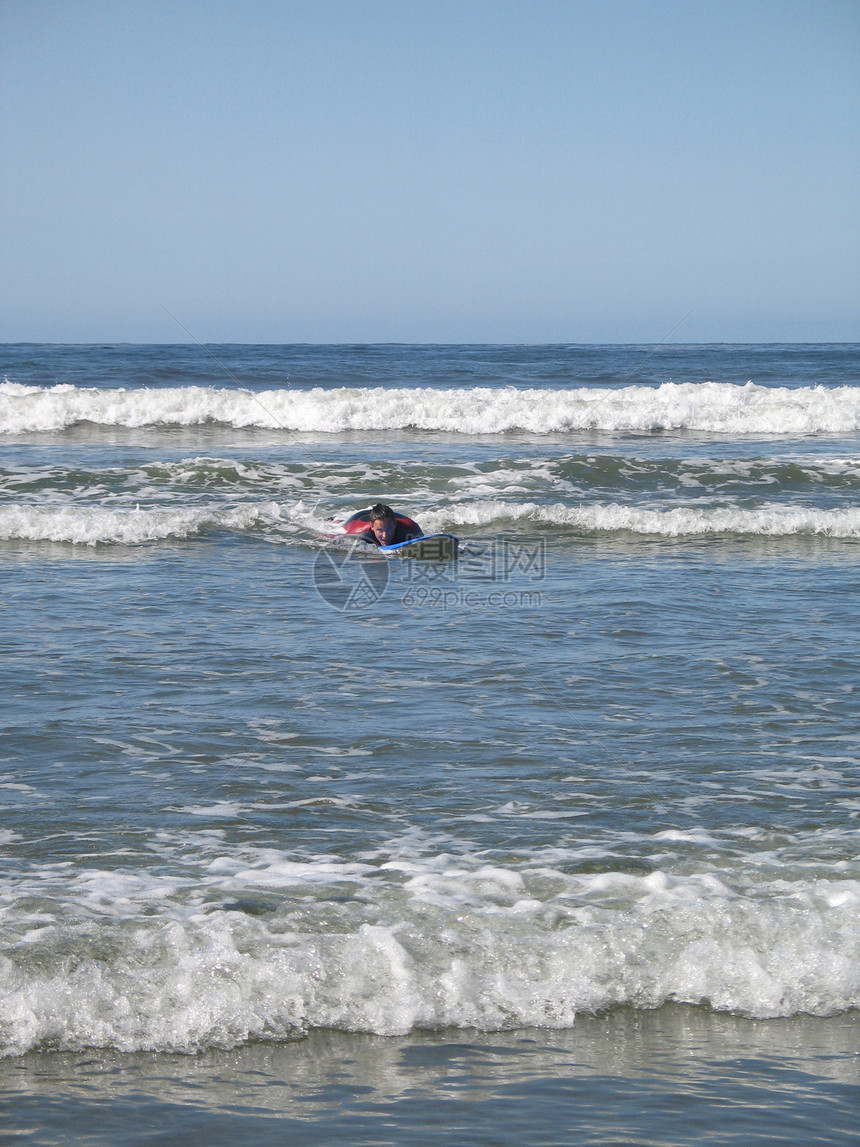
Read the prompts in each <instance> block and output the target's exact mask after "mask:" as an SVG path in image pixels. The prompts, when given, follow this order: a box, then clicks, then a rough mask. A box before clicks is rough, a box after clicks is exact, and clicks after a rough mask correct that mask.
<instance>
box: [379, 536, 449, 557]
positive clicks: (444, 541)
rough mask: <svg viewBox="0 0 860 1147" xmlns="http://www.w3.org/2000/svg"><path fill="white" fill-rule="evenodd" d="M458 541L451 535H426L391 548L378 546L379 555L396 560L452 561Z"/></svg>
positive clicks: (396, 544)
mask: <svg viewBox="0 0 860 1147" xmlns="http://www.w3.org/2000/svg"><path fill="white" fill-rule="evenodd" d="M459 544H460V543H459V539H458V538H455V537H454V535H453V534H426V535H425V536H423V537H420V538H410V540H409V541H408V542H395V543H394V544H393V545H391V546H380V547H379V552H380V553H381V554H390V555H391V556H392V557H396V558H417V559H418V561H424V562H440V561H441V562H443V561H452V560H453V559H454V558H456V557H457V548H458V546H459Z"/></svg>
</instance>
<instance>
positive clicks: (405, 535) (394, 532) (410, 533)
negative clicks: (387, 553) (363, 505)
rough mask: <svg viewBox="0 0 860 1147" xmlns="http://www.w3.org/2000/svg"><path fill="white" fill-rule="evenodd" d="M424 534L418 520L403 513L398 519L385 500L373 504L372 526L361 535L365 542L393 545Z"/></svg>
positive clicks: (371, 511)
mask: <svg viewBox="0 0 860 1147" xmlns="http://www.w3.org/2000/svg"><path fill="white" fill-rule="evenodd" d="M407 523H408V524H407ZM423 536H424V531H423V530H422V529H421V527H420V526H419V525H418V523H417V522H413V521H412V519H411V518H407V517H406V516H405V515H403V514H401V515H400V517H399V519H398V517H397V516H396V515H395V513H394V511H393V510H392V508H391V507H390V506H386V505H385V503H384V502H377V503H376V505H375V506H371V508H370V528H369V529H367V530H363V531H362V532H361V534H360V535H359V537H360V538H361V540H362V541H363V542H370V544H371V545H373V546H392V545H395V544H396V543H397V542H408V541H409V540H410V539H411V538H421V537H423Z"/></svg>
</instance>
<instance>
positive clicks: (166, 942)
mask: <svg viewBox="0 0 860 1147" xmlns="http://www.w3.org/2000/svg"><path fill="white" fill-rule="evenodd" d="M199 839H200V841H201V842H202V841H203V840H204V838H203V836H201V837H200V838H199ZM205 841H206V847H207V849H209V850H210V856H209V860H208V862H207V863H205V864H204V865H203V866H202V867H201V868H200V869H199V870H198V871H197V872H196V874H192V873H191V872H190V871H188V870H186V872H185V874H184V875H183V876H179V875H172V876H166V875H159V873H158V872H157V871H156V872H150V871H148V870H146V869H141V870H139V871H127V872H122V873H119V872H116V871H99V870H88V871H85V872H79V873H78V874H77V875H75V874H74V873H72V872H70V871H69V869H68V867H67V866H62V865H56V866H53V867H48V868H46V869H45V870H44V871H43V872H42V873H41V874H35V875H34V876H32V877H24V878H21V879H18V880H14V881H13V880H9V881H8V882H7V883H6V885H5V886H4V887H3V888H2V890H0V891H2V903H3V908H4V911H3V914H2V918H0V921H2V924H0V927H2V935H0V939H2V943H3V953H4V954H3V956H2V957H0V1040H2V1048H3V1050H4V1051H5V1052H6V1054H15V1053H21V1052H24V1051H26V1050H28V1049H31V1048H34V1047H38V1046H48V1047H54V1048H68V1049H73V1048H82V1047H85V1046H96V1047H114V1048H119V1049H122V1050H135V1049H154V1050H161V1051H167V1050H183V1051H191V1050H194V1049H198V1048H206V1047H230V1046H234V1045H236V1044H238V1043H241V1042H243V1041H245V1040H248V1039H281V1038H288V1037H290V1036H291V1035H296V1034H297V1033H301V1032H302V1031H304V1030H306V1029H307V1028H308V1027H330V1028H336V1029H340V1030H347V1031H367V1032H377V1033H380V1034H398V1033H405V1032H408V1031H410V1030H412V1029H414V1028H421V1027H430V1028H443V1027H448V1026H453V1027H477V1028H479V1029H481V1030H494V1029H505V1028H518V1027H528V1026H543V1027H567V1026H570V1025H571V1024H572V1023H573V1022H574V1020H575V1017H576V1014H577V1013H578V1012H581V1011H594V1010H598V1009H603V1008H608V1007H613V1006H616V1005H621V1004H626V1005H630V1006H633V1007H642V1008H652V1007H657V1006H659V1005H661V1004H662V1003H665V1002H667V1001H670V1000H672V1001H682V1002H688V1003H691V1004H707V1005H709V1006H712V1007H714V1008H718V1009H724V1010H728V1011H733V1012H739V1013H743V1014H746V1015H750V1016H757V1017H762V1018H764V1017H770V1016H788V1015H792V1014H795V1013H799V1012H806V1013H812V1014H818V1015H829V1014H834V1013H836V1012H839V1011H843V1010H846V1009H850V1008H856V1007H858V1006H860V920H858V916H857V905H858V903H860V882H858V881H852V880H847V879H841V880H821V879H816V880H813V881H808V880H793V881H792V880H788V879H785V878H780V879H779V880H775V881H773V882H771V883H767V882H764V881H762V880H761V879H760V878H754V877H753V876H752V875H749V874H748V875H747V876H745V877H744V876H743V875H741V874H739V873H738V872H734V873H733V872H731V871H728V870H724V871H713V870H711V869H708V870H706V871H702V872H699V873H691V874H687V875H679V874H678V873H671V872H667V871H655V872H651V873H649V874H646V875H637V874H634V873H629V872H618V871H615V872H613V871H607V872H603V873H598V874H583V873H574V874H571V873H568V872H565V871H564V870H562V869H558V868H547V867H530V866H528V865H525V864H523V865H520V866H510V865H503V864H500V863H497V864H491V863H488V862H487V861H486V860H482V859H481V857H480V856H475V857H470V856H450V855H447V854H444V853H442V854H439V853H436V854H434V855H426V856H424V857H422V856H420V855H416V854H415V851H414V849H410V848H406V849H404V850H403V855H402V856H395V857H394V858H392V859H389V860H387V861H386V862H385V863H384V864H382V865H381V866H380V865H377V864H372V863H369V862H367V861H354V860H352V861H350V860H342V859H340V858H338V857H334V856H321V857H317V858H315V859H314V858H307V859H297V858H295V857H291V856H289V855H287V854H285V853H282V852H279V851H277V850H275V849H268V850H260V851H257V852H255V851H253V850H248V849H246V850H244V851H242V852H241V853H239V854H231V853H229V852H225V851H223V847H222V846H221V844H220V838H219V837H218V835H217V834H214V835H213V834H212V833H209V834H208V835H207V836H206V837H205ZM212 849H216V850H217V849H220V850H221V851H220V852H217V853H216V854H215V855H211V850H212ZM395 851H396V850H395ZM35 895H39V896H40V900H39V903H40V905H41V907H40V910H39V912H38V913H33V911H32V908H31V906H32V904H33V902H34V901H33V897H34V896H35ZM245 902H247V903H248V904H249V905H250V908H249V910H248V911H245V910H243V903H245Z"/></svg>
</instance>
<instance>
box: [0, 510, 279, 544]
mask: <svg viewBox="0 0 860 1147" xmlns="http://www.w3.org/2000/svg"><path fill="white" fill-rule="evenodd" d="M279 513H280V511H279V510H278V508H277V507H270V506H267V505H260V504H251V505H244V506H232V507H229V508H218V507H214V508H213V507H185V508H177V509H161V508H154V509H153V508H147V509H139V508H138V509H128V510H111V509H105V508H104V507H97V506H86V505H82V506H31V505H26V504H22V505H12V506H0V539H3V540H10V539H13V538H17V539H26V540H28V541H49V542H71V543H72V544H74V545H86V546H95V545H99V544H103V545H126V546H132V545H140V544H142V543H144V542H153V541H158V540H161V539H164V538H188V537H191V536H192V535H195V534H199V533H201V532H202V531H203V530H206V529H222V530H248V529H251V528H252V527H253V526H254V525H256V524H257V523H258V522H260V521H266V522H268V521H271V519H272V517H273V516H274V517H277V516H279Z"/></svg>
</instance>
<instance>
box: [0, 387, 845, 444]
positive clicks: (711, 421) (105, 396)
mask: <svg viewBox="0 0 860 1147" xmlns="http://www.w3.org/2000/svg"><path fill="white" fill-rule="evenodd" d="M82 422H91V423H95V424H97V425H101V426H124V427H142V426H197V425H201V424H203V423H207V422H211V423H220V424H223V425H227V426H234V427H266V428H277V427H280V428H282V429H285V430H293V431H305V432H315V433H341V432H344V431H353V430H395V429H406V428H414V429H419V430H438V431H446V432H448V433H457V434H501V433H504V432H506V431H511V430H522V431H526V432H528V433H532V434H548V433H564V432H566V431H583V430H607V431H623V430H628V431H653V430H696V431H704V432H711V433H717V434H791V435H804V434H819V433H828V434H847V433H854V432H855V431H856V430H857V429H858V428H860V388H857V387H850V386H842V387H834V388H830V389H828V388H825V387H822V386H816V387H799V388H797V389H790V388H787V387H763V386H757V385H755V384H754V383H751V382H750V383H747V384H746V385H745V386H738V385H734V384H729V383H718V382H705V383H664V384H663V385H662V386H657V387H650V386H626V387H622V388H620V389H617V390H610V389H606V388H604V389H590V388H572V389H567V390H541V389H529V390H516V389H514V388H512V387H508V388H504V389H494V388H489V387H476V388H469V389H466V388H462V389H453V388H452V389H445V390H441V389H433V388H429V387H423V388H422V387H415V388H405V387H400V388H392V389H384V388H382V387H374V388H367V387H364V388H361V387H353V388H349V387H340V388H336V389H329V390H324V389H321V388H316V389H313V390H304V391H301V390H289V389H284V390H269V391H262V392H259V393H252V392H251V391H249V390H239V389H226V388H222V389H215V388H211V387H199V386H187V387H165V388H159V389H146V388H141V389H136V390H124V389H99V388H97V387H76V386H69V385H60V386H54V387H38V386H24V385H22V384H20V383H13V382H4V383H0V433H16V434H20V433H26V432H31V431H58V430H62V429H64V428H65V427H68V426H73V425H75V424H77V423H82Z"/></svg>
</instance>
